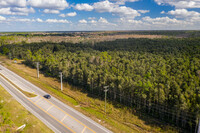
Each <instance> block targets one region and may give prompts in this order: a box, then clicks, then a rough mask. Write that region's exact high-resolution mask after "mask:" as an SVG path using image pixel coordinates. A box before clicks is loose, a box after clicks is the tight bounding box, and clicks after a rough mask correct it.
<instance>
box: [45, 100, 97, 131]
mask: <svg viewBox="0 0 200 133" xmlns="http://www.w3.org/2000/svg"><path fill="white" fill-rule="evenodd" d="M42 98H43V97H42ZM43 99H44V100H45V101H47V102H49V103H50V104H51V105H54V104H53V103H52V102H50V101H48V100H46V99H45V98H43ZM54 106H55V107H56V108H57V109H59V110H60V111H62V112H64V113H65V114H67V115H69V116H70V117H71V118H72V119H74V120H75V121H77V122H78V123H80V124H81V125H83V126H84V127H86V128H88V129H89V130H91V131H92V132H93V133H96V132H95V131H94V130H92V129H91V128H89V127H87V126H86V125H85V124H83V123H82V122H80V121H79V120H77V119H76V118H74V117H73V116H71V115H70V114H68V113H66V112H65V111H63V110H62V109H60V108H59V107H58V106H56V105H54Z"/></svg>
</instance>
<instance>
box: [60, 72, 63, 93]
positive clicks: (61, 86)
mask: <svg viewBox="0 0 200 133" xmlns="http://www.w3.org/2000/svg"><path fill="white" fill-rule="evenodd" d="M60 88H61V91H63V84H62V72H60Z"/></svg>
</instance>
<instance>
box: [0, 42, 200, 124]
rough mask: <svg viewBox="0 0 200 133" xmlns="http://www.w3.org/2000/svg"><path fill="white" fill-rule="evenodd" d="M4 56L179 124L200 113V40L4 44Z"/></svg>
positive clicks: (88, 90)
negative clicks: (61, 74)
mask: <svg viewBox="0 0 200 133" xmlns="http://www.w3.org/2000/svg"><path fill="white" fill-rule="evenodd" d="M0 52H1V53H2V54H4V55H12V58H20V59H24V60H25V62H24V63H25V64H27V65H29V66H32V67H35V66H36V65H35V62H37V61H39V62H40V69H41V71H42V72H43V73H44V74H46V75H48V76H53V77H57V78H59V72H60V71H62V72H63V73H64V74H63V75H64V80H65V81H66V82H69V83H71V84H73V85H75V86H79V87H80V88H82V89H83V90H84V91H86V92H88V93H92V94H96V95H97V96H99V97H102V98H103V97H104V91H103V90H104V86H109V91H108V98H109V99H110V101H117V102H119V103H121V104H125V105H128V106H130V107H133V108H134V107H137V108H139V109H145V110H146V112H148V113H154V112H156V113H157V114H158V115H160V116H161V118H163V119H165V118H164V117H168V118H169V117H170V119H171V120H174V119H176V120H175V121H176V122H178V123H179V122H180V119H179V117H176V115H178V116H181V121H182V122H181V123H182V124H181V125H184V124H185V125H184V126H187V124H188V123H184V121H183V119H184V120H186V119H188V120H190V118H191V117H192V118H193V117H195V118H198V117H199V114H200V39H197V38H196V39H195V38H185V39H126V40H125V39H124V40H123V39H122V40H116V41H110V42H109V41H108V42H100V43H97V44H92V43H91V44H86V43H84V44H83V43H78V44H71V43H64V42H63V43H59V44H53V43H50V42H49V43H47V42H46V43H32V44H21V45H19V44H17V45H14V44H12V45H2V46H1V47H0ZM9 53H10V54H9ZM156 107H158V108H159V109H158V108H156ZM168 111H169V112H170V113H169V114H168V116H165V115H166V113H168ZM173 112H174V113H175V114H173ZM163 114H165V115H163ZM191 114H192V115H191ZM186 121H187V120H186ZM189 125H190V124H189Z"/></svg>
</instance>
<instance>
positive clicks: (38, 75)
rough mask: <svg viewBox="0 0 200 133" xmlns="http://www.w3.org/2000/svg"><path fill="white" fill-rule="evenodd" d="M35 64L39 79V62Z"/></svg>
mask: <svg viewBox="0 0 200 133" xmlns="http://www.w3.org/2000/svg"><path fill="white" fill-rule="evenodd" d="M36 64H37V78H38V79H39V75H40V74H39V65H40V64H39V62H36Z"/></svg>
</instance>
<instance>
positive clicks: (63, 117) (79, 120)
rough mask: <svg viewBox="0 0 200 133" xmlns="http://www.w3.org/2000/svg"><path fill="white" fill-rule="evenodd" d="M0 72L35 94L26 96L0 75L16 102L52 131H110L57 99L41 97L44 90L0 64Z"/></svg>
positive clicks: (82, 132)
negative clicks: (34, 95) (31, 96)
mask: <svg viewBox="0 0 200 133" xmlns="http://www.w3.org/2000/svg"><path fill="white" fill-rule="evenodd" d="M0 74H1V75H3V76H4V77H6V78H7V79H8V80H9V81H11V82H12V83H14V84H15V85H16V86H17V87H19V88H20V89H22V90H24V91H27V92H32V93H34V94H36V95H37V96H36V97H34V98H28V97H26V96H25V95H23V94H22V93H21V92H20V91H19V90H18V89H17V88H15V87H14V86H13V85H12V84H11V83H9V81H7V80H6V79H4V78H3V77H2V76H0V84H1V85H2V86H3V87H4V88H5V89H6V90H7V91H8V92H9V93H10V94H11V95H12V96H13V97H14V98H16V100H17V101H18V102H20V103H21V104H22V105H23V106H24V107H25V108H26V109H27V110H29V111H30V112H31V113H32V114H34V115H35V116H36V117H37V118H39V119H40V120H41V121H42V122H43V123H44V124H46V125H47V126H48V127H49V128H51V129H52V130H53V131H54V132H63V133H64V132H67V133H68V132H69V133H70V132H76V133H95V132H96V133H111V131H110V130H108V129H106V128H105V127H103V126H101V125H100V124H98V123H96V122H94V121H93V120H91V119H90V118H88V117H86V116H85V115H83V114H81V113H79V112H78V111H76V110H74V109H73V108H71V107H69V106H67V105H66V104H64V103H62V102H61V101H59V100H58V99H56V98H54V97H52V98H51V99H48V100H47V99H45V98H43V96H44V95H45V94H47V93H46V92H44V91H43V90H41V89H40V88H38V87H36V86H35V85H33V84H32V83H30V82H28V81H26V80H25V79H23V78H22V77H20V76H18V75H17V74H15V73H13V72H12V71H10V70H8V69H7V68H5V67H3V66H1V65H0Z"/></svg>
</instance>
